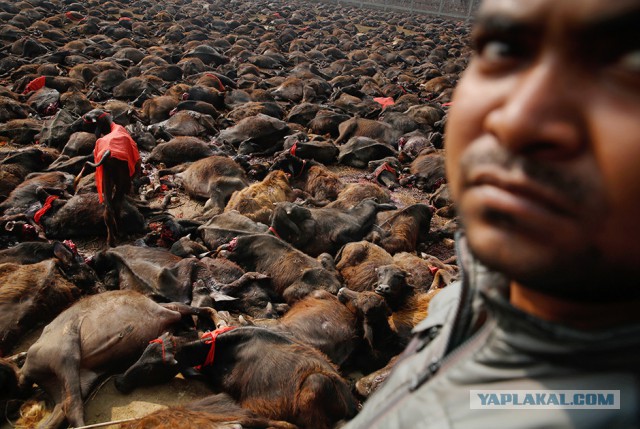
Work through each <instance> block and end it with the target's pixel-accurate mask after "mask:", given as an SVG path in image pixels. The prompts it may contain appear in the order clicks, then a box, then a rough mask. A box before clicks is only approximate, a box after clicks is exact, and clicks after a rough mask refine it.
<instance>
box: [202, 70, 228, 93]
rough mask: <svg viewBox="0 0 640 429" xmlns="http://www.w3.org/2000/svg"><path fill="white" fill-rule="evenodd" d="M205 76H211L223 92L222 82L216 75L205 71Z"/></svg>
mask: <svg viewBox="0 0 640 429" xmlns="http://www.w3.org/2000/svg"><path fill="white" fill-rule="evenodd" d="M205 76H209V77H210V78H212V79H213V80H214V81H215V82H216V85H218V89H219V90H220V91H222V92H225V88H224V85H223V84H222V81H221V80H220V78H219V77H218V76H216V75H215V74H212V73H206V74H205Z"/></svg>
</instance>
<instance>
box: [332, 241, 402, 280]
mask: <svg viewBox="0 0 640 429" xmlns="http://www.w3.org/2000/svg"><path fill="white" fill-rule="evenodd" d="M392 263H393V257H392V256H391V255H390V254H389V253H387V251H385V250H384V249H383V248H381V247H379V246H376V245H375V244H373V243H369V242H368V241H357V242H352V243H348V244H345V245H344V246H343V247H342V249H340V251H339V252H338V254H337V255H336V269H337V270H338V271H339V272H340V275H341V276H342V278H343V279H344V284H345V286H347V287H348V288H349V289H352V290H355V291H357V292H361V291H365V290H369V291H373V290H374V289H375V287H376V284H377V282H378V275H377V273H376V268H377V267H379V266H381V265H388V264H392Z"/></svg>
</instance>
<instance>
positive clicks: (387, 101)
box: [373, 97, 395, 108]
mask: <svg viewBox="0 0 640 429" xmlns="http://www.w3.org/2000/svg"><path fill="white" fill-rule="evenodd" d="M373 101H375V102H376V103H378V104H380V105H381V106H382V107H383V108H384V107H387V106H393V105H394V104H395V102H394V101H393V98H391V97H376V98H374V99H373Z"/></svg>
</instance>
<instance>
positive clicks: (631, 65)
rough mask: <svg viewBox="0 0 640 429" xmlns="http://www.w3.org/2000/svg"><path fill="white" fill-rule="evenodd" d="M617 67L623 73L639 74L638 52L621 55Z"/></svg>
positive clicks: (639, 61)
mask: <svg viewBox="0 0 640 429" xmlns="http://www.w3.org/2000/svg"><path fill="white" fill-rule="evenodd" d="M618 65H619V66H620V67H622V68H623V69H624V70H625V71H628V72H631V73H640V50H636V51H632V52H629V53H627V54H624V55H622V56H621V57H620V60H619V61H618Z"/></svg>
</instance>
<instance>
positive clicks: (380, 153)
mask: <svg viewBox="0 0 640 429" xmlns="http://www.w3.org/2000/svg"><path fill="white" fill-rule="evenodd" d="M396 155H397V152H396V150H395V149H394V148H393V147H391V146H390V145H388V144H386V143H381V142H379V141H378V140H374V139H371V138H369V137H353V138H351V139H349V141H347V143H346V144H344V145H342V146H340V153H339V155H338V162H339V163H340V164H344V165H350V166H352V167H356V168H366V167H367V166H368V165H369V161H374V160H378V159H382V158H385V157H388V156H394V157H395V156H396Z"/></svg>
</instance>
